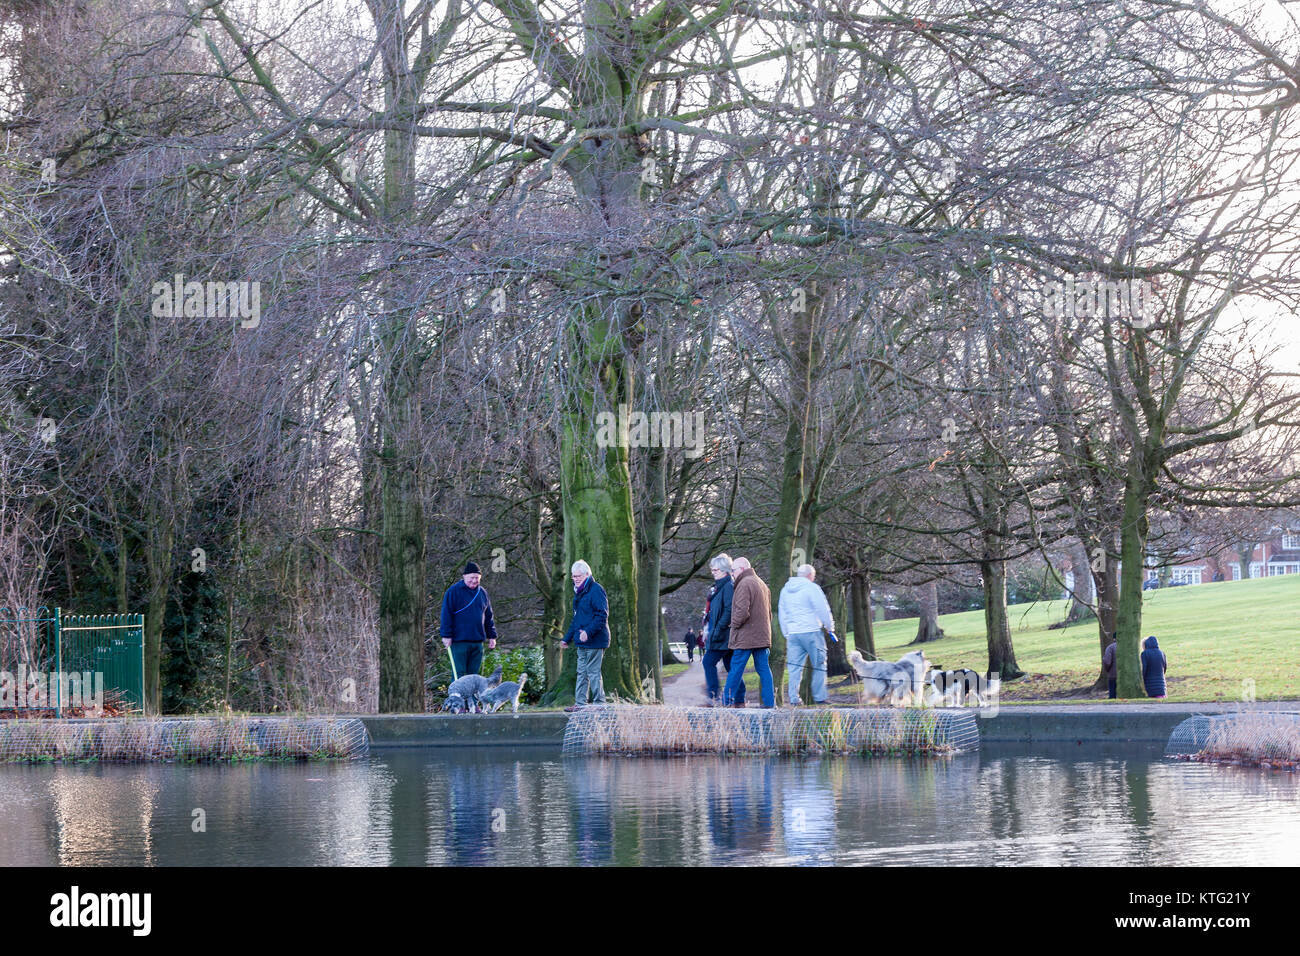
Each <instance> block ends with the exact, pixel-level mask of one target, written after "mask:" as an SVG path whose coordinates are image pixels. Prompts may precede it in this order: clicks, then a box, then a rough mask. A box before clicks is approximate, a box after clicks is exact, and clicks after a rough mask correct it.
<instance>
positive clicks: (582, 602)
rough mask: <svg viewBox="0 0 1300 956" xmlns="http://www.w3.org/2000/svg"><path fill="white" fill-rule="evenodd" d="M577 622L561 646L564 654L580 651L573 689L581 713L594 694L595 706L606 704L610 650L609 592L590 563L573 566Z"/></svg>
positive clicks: (575, 621) (576, 706)
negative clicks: (568, 650) (603, 672)
mask: <svg viewBox="0 0 1300 956" xmlns="http://www.w3.org/2000/svg"><path fill="white" fill-rule="evenodd" d="M572 571H573V620H572V621H571V622H570V623H569V629H568V630H567V631H566V632H565V634H564V640H563V641H561V642H560V650H561V651H563V650H564V649H565V648H566V647H568V646H569V645H571V644H574V645H575V646H576V647H577V649H578V676H577V680H576V681H575V683H574V685H573V706H572V707H566V708H564V709H565V710H567V711H574V710H578V709H579V708H581V707H585V706H586V704H587V695H588V694H589V693H590V694H591V697H592V703H596V704H603V703H605V681H604V679H603V678H602V677H601V673H600V668H601V665H602V664H603V663H604V661H605V649H606V648H607V647H609V626H608V625H607V624H606V622H607V621H608V620H609V598H608V597H606V595H605V589H604V588H602V587H601V586H600V585H599V584H597V583H596V579H595V578H593V577H592V576H591V565H589V564H588V563H587V562H586V561H575V562H573V569H572Z"/></svg>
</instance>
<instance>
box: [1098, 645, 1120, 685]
mask: <svg viewBox="0 0 1300 956" xmlns="http://www.w3.org/2000/svg"><path fill="white" fill-rule="evenodd" d="M1117 638H1118V635H1116V634H1111V636H1110V643H1109V644H1107V645H1106V649H1105V650H1104V651H1102V652H1101V666H1102V667H1103V668H1105V670H1106V686H1107V687H1108V688H1109V692H1108V693H1107V695H1106V696H1107V697H1109V698H1110V699H1111V700H1114V699H1115V689H1116V678H1117V677H1118V674H1117V672H1116V670H1115V651H1116V650H1118V648H1119V642H1118V640H1117Z"/></svg>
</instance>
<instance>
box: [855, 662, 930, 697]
mask: <svg viewBox="0 0 1300 956" xmlns="http://www.w3.org/2000/svg"><path fill="white" fill-rule="evenodd" d="M849 663H851V664H852V665H853V669H854V670H855V671H856V672H857V674H858V676H859V677H861V678H862V696H863V698H864V700H865V701H866V702H868V703H872V704H878V703H881V702H882V701H888V703H889V704H891V705H892V706H894V707H902V706H903V705H904V704H907V703H920V701H921V691H922V688H924V687H925V675H926V672H927V671H929V669H930V662H929V661H927V660H926V659H925V652H924V651H912V652H911V653H910V654H904V655H903V656H902V657H901V658H899V660H898V662H897V663H894V662H892V661H868V660H864V659H863V657H862V655H861V654H859V653H858V652H857V651H854V652H853V653H852V654H850V655H849Z"/></svg>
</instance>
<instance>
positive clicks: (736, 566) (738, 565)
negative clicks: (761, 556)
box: [731, 558, 753, 571]
mask: <svg viewBox="0 0 1300 956" xmlns="http://www.w3.org/2000/svg"><path fill="white" fill-rule="evenodd" d="M752 567H753V565H752V564H750V563H749V558H736V559H735V560H734V561H732V562H731V570H733V571H748V570H749V569H750V568H752Z"/></svg>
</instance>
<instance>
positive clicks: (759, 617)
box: [722, 558, 776, 707]
mask: <svg viewBox="0 0 1300 956" xmlns="http://www.w3.org/2000/svg"><path fill="white" fill-rule="evenodd" d="M731 577H732V579H733V580H734V581H735V582H736V587H735V590H734V591H733V592H732V595H731V640H730V641H729V642H728V645H727V646H728V647H730V648H731V667H730V668H729V669H728V670H727V686H726V687H725V688H724V689H723V691H722V703H723V706H734V707H744V706H745V705H744V704H742V703H733V701H735V700H736V694H737V691H738V690H739V688H740V685H741V684H742V683H743V681H744V678H745V664H746V663H748V662H749V659H750V657H753V658H754V670H756V671H757V672H758V683H759V696H760V697H761V698H762V701H763V706H764V707H775V706H776V692H775V689H774V688H773V685H772V669H771V668H770V667H769V666H768V664H767V655H768V652H769V651H770V650H771V649H772V592H771V591H769V590H768V588H767V585H766V584H764V583H763V580H762V578H760V577H759V576H758V575H757V574H755V573H754V568H753V566H752V565H751V564H750V563H749V559H748V558H737V559H736V560H734V561H732V562H731Z"/></svg>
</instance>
